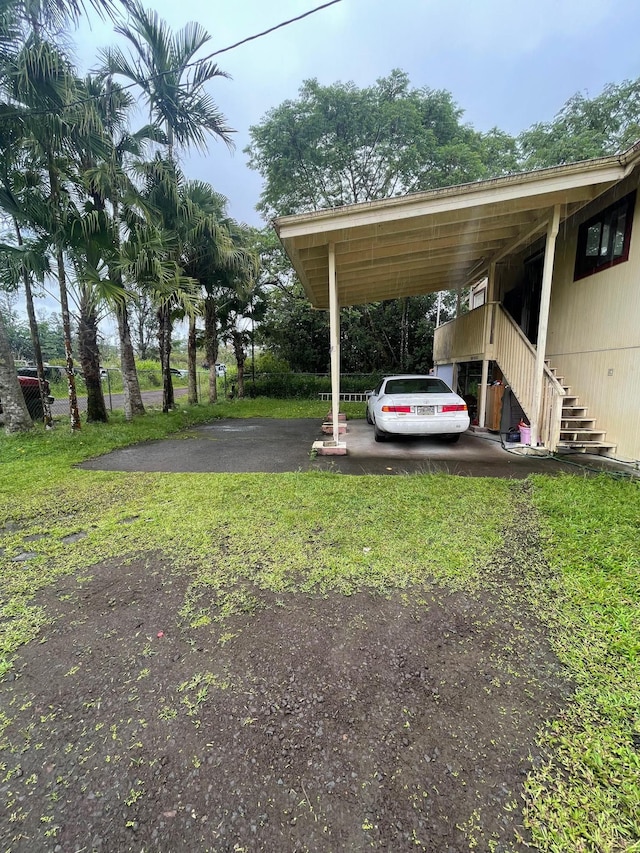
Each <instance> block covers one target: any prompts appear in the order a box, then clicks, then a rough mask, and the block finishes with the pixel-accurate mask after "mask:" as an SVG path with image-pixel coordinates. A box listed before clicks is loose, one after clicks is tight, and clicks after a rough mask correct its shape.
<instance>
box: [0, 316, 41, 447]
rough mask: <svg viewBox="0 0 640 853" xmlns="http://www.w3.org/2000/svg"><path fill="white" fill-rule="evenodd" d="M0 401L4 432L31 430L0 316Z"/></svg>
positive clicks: (29, 418) (30, 421)
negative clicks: (0, 403)
mask: <svg viewBox="0 0 640 853" xmlns="http://www.w3.org/2000/svg"><path fill="white" fill-rule="evenodd" d="M0 401H1V402H2V410H3V419H4V429H5V432H7V433H13V432H24V431H26V430H28V429H31V427H32V426H33V421H32V420H31V416H30V415H29V411H28V409H27V404H26V403H25V401H24V397H23V395H22V391H21V390H20V384H19V382H18V375H17V373H16V366H15V362H14V360H13V356H12V354H11V347H10V345H9V338H8V337H7V334H6V331H5V327H4V322H3V320H2V315H0Z"/></svg>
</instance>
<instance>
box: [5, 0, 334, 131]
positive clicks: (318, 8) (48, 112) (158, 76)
mask: <svg viewBox="0 0 640 853" xmlns="http://www.w3.org/2000/svg"><path fill="white" fill-rule="evenodd" d="M341 2H342V0H329V2H327V3H323V4H322V5H321V6H316V7H315V8H314V9H309V11H308V12H303V13H302V14H301V15H296V17H295V18H288V19H287V20H286V21H282V22H281V23H280V24H276V25H275V26H273V27H269V29H267V30H263V31H262V32H260V33H256V34H255V35H252V36H247V38H244V39H241V40H240V41H237V42H235V43H234V44H230V45H228V46H227V47H221V48H220V50H214V51H213V53H210V54H208V55H207V56H203V57H202V58H201V59H194V60H193V62H189V63H187V65H185V68H193V67H194V66H196V65H199V64H200V63H201V62H207V61H208V60H209V59H213V57H214V56H219V55H220V54H221V53H228V52H229V51H230V50H235V49H236V48H237V47H241V46H242V45H243V44H247V43H248V42H250V41H255V40H256V39H260V38H264V36H268V35H270V34H271V33H274V32H275V31H276V30H281V29H282V28H283V27H288V26H290V25H291V24H295V23H297V22H298V21H301V20H302V19H303V18H308V17H309V16H310V15H315V13H316V12H321V11H322V10H323V9H328V8H329V6H335V4H336V3H341ZM172 73H173V72H172V71H162V72H160V73H159V74H152V75H151V76H150V77H149V80H159V79H161V78H162V77H166V76H167V75H168V74H172ZM137 85H138V84H137V83H127V84H126V85H124V86H121V87H120V88H121V90H122V91H125V90H126V89H133V88H134V87H135V86H137ZM103 97H104V96H103V95H89V96H88V97H86V98H79V99H78V100H77V101H72V102H71V103H70V104H67V105H66V106H65V108H64V109H65V111H66V110H70V109H73V108H74V107H79V106H82V104H89V103H91V101H99V100H100V99H101V98H103ZM58 112H59V111H58V110H54V109H46V110H26V111H25V112H21V113H20V115H21V116H42V115H52V114H53V113H56V114H57V113H58Z"/></svg>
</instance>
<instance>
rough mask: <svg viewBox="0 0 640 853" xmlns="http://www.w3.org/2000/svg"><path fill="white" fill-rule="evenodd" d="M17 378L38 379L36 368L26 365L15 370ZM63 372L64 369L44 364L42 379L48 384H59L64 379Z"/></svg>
mask: <svg viewBox="0 0 640 853" xmlns="http://www.w3.org/2000/svg"><path fill="white" fill-rule="evenodd" d="M16 373H17V374H18V376H32V377H35V378H36V379H37V378H38V368H37V367H33V366H31V365H27V366H25V367H19V368H18V369H17V370H16ZM64 376H65V370H64V367H60V366H59V365H56V364H45V365H44V378H45V379H47V380H48V381H49V382H60V381H62V380H63V379H64Z"/></svg>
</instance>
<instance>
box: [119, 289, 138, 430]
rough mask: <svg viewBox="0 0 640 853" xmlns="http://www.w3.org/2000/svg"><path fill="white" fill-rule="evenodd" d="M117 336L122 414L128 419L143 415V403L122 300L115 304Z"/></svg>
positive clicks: (127, 319)
mask: <svg viewBox="0 0 640 853" xmlns="http://www.w3.org/2000/svg"><path fill="white" fill-rule="evenodd" d="M116 320H117V321H118V338H119V339H120V370H121V371H122V391H123V396H124V416H125V419H126V420H128V421H130V420H131V419H132V418H133V417H135V416H136V415H144V413H145V411H144V403H143V402H142V394H141V393H140V382H139V380H138V371H137V370H136V361H135V354H134V352H133V344H132V343H131V332H130V329H129V311H128V309H127V303H126V302H125V301H124V300H123V301H122V302H121V303H118V305H117V306H116Z"/></svg>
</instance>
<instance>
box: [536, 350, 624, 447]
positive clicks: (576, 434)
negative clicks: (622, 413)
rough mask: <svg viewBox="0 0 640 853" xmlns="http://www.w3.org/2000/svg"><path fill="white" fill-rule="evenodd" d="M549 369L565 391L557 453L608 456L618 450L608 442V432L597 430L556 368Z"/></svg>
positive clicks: (593, 420)
mask: <svg viewBox="0 0 640 853" xmlns="http://www.w3.org/2000/svg"><path fill="white" fill-rule="evenodd" d="M547 367H548V368H549V370H550V371H551V373H552V374H553V375H554V376H555V377H556V379H557V380H558V382H559V383H560V384H561V385H562V387H563V389H564V393H565V396H564V397H563V400H562V419H561V422H560V441H559V442H558V444H557V445H556V451H557V452H558V453H562V452H563V451H565V450H571V451H574V452H579V453H593V454H596V455H606V454H607V453H611V452H612V451H614V450H615V449H616V445H615V444H611V443H610V442H608V441H606V440H605V438H606V432H605V431H604V430H602V429H597V428H596V421H595V418H590V417H589V416H588V414H587V407H586V406H581V405H580V401H579V399H578V397H576V396H574V395H572V394H571V387H570V386H569V385H565V384H564V377H562V376H557V375H556V370H555V368H554V367H551V366H550V365H549V364H548V363H547Z"/></svg>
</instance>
